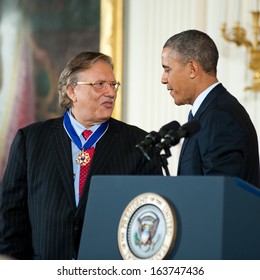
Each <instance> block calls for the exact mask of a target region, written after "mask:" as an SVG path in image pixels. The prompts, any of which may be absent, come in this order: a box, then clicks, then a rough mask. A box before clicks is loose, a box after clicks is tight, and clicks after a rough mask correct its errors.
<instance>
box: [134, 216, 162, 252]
mask: <svg viewBox="0 0 260 280" xmlns="http://www.w3.org/2000/svg"><path fill="white" fill-rule="evenodd" d="M137 222H138V232H135V245H137V246H139V248H140V249H141V250H143V251H149V250H152V249H153V248H154V246H155V245H156V243H157V242H158V240H159V239H160V235H158V236H156V231H157V228H158V224H159V222H160V219H159V217H158V216H157V215H156V214H155V213H153V212H150V211H149V212H145V213H144V214H142V215H141V216H140V217H139V218H138V220H137Z"/></svg>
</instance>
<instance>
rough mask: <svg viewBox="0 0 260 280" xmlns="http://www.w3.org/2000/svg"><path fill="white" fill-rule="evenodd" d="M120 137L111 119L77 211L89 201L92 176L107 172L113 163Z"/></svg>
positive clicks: (100, 143) (97, 149) (91, 167)
mask: <svg viewBox="0 0 260 280" xmlns="http://www.w3.org/2000/svg"><path fill="white" fill-rule="evenodd" d="M118 137H119V134H118V128H117V126H116V124H115V122H114V121H113V119H110V123H109V127H108V130H107V131H106V133H105V134H104V135H103V136H102V138H101V139H100V140H99V141H98V143H97V145H96V148H95V152H94V157H93V161H92V163H91V166H90V169H89V172H88V177H87V180H86V182H85V187H84V191H83V194H82V197H81V199H80V201H79V205H78V209H77V211H79V210H80V209H81V207H82V206H83V205H85V203H86V201H87V198H88V192H89V187H90V180H91V177H92V176H93V175H95V174H106V170H107V166H109V165H110V164H111V162H110V159H111V158H112V157H113V154H114V152H115V150H116V143H117V139H118Z"/></svg>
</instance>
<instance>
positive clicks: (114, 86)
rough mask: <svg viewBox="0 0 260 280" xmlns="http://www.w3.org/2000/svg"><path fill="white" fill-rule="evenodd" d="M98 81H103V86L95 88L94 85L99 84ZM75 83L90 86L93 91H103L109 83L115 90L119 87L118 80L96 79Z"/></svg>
mask: <svg viewBox="0 0 260 280" xmlns="http://www.w3.org/2000/svg"><path fill="white" fill-rule="evenodd" d="M100 83H104V87H103V88H102V89H100V90H99V89H98V90H97V89H96V88H95V86H96V85H98V84H100ZM76 85H87V86H92V87H93V89H94V91H95V92H103V91H104V90H105V89H106V88H107V87H108V85H110V87H111V88H112V89H113V90H114V91H115V92H117V91H118V89H119V87H120V85H121V84H120V82H118V81H113V82H107V81H96V82H76Z"/></svg>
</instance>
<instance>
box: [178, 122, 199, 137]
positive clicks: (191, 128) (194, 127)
mask: <svg viewBox="0 0 260 280" xmlns="http://www.w3.org/2000/svg"><path fill="white" fill-rule="evenodd" d="M182 129H183V130H184V131H186V136H185V137H190V136H192V135H193V134H195V133H196V132H198V131H199V130H200V122H199V121H198V120H193V121H190V122H187V123H185V124H184V125H183V126H182Z"/></svg>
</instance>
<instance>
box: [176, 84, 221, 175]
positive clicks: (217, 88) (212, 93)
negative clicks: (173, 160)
mask: <svg viewBox="0 0 260 280" xmlns="http://www.w3.org/2000/svg"><path fill="white" fill-rule="evenodd" d="M223 91H226V89H225V88H224V87H223V85H222V84H218V85H217V86H215V87H214V88H213V89H212V90H211V91H210V92H209V94H208V95H207V96H206V98H205V99H204V100H203V102H202V103H201V105H200V107H199V109H198V111H197V112H196V114H195V116H194V120H200V117H201V115H202V114H203V113H204V112H205V111H206V110H207V108H208V106H209V105H210V104H211V102H213V100H214V99H215V98H216V96H217V94H219V92H223ZM188 142H189V138H185V140H184V141H183V144H182V148H181V153H180V157H179V163H180V162H181V159H182V156H183V153H184V151H185V148H186V146H187V144H188ZM179 169H180V164H179V165H178V171H177V173H178V174H179Z"/></svg>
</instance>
